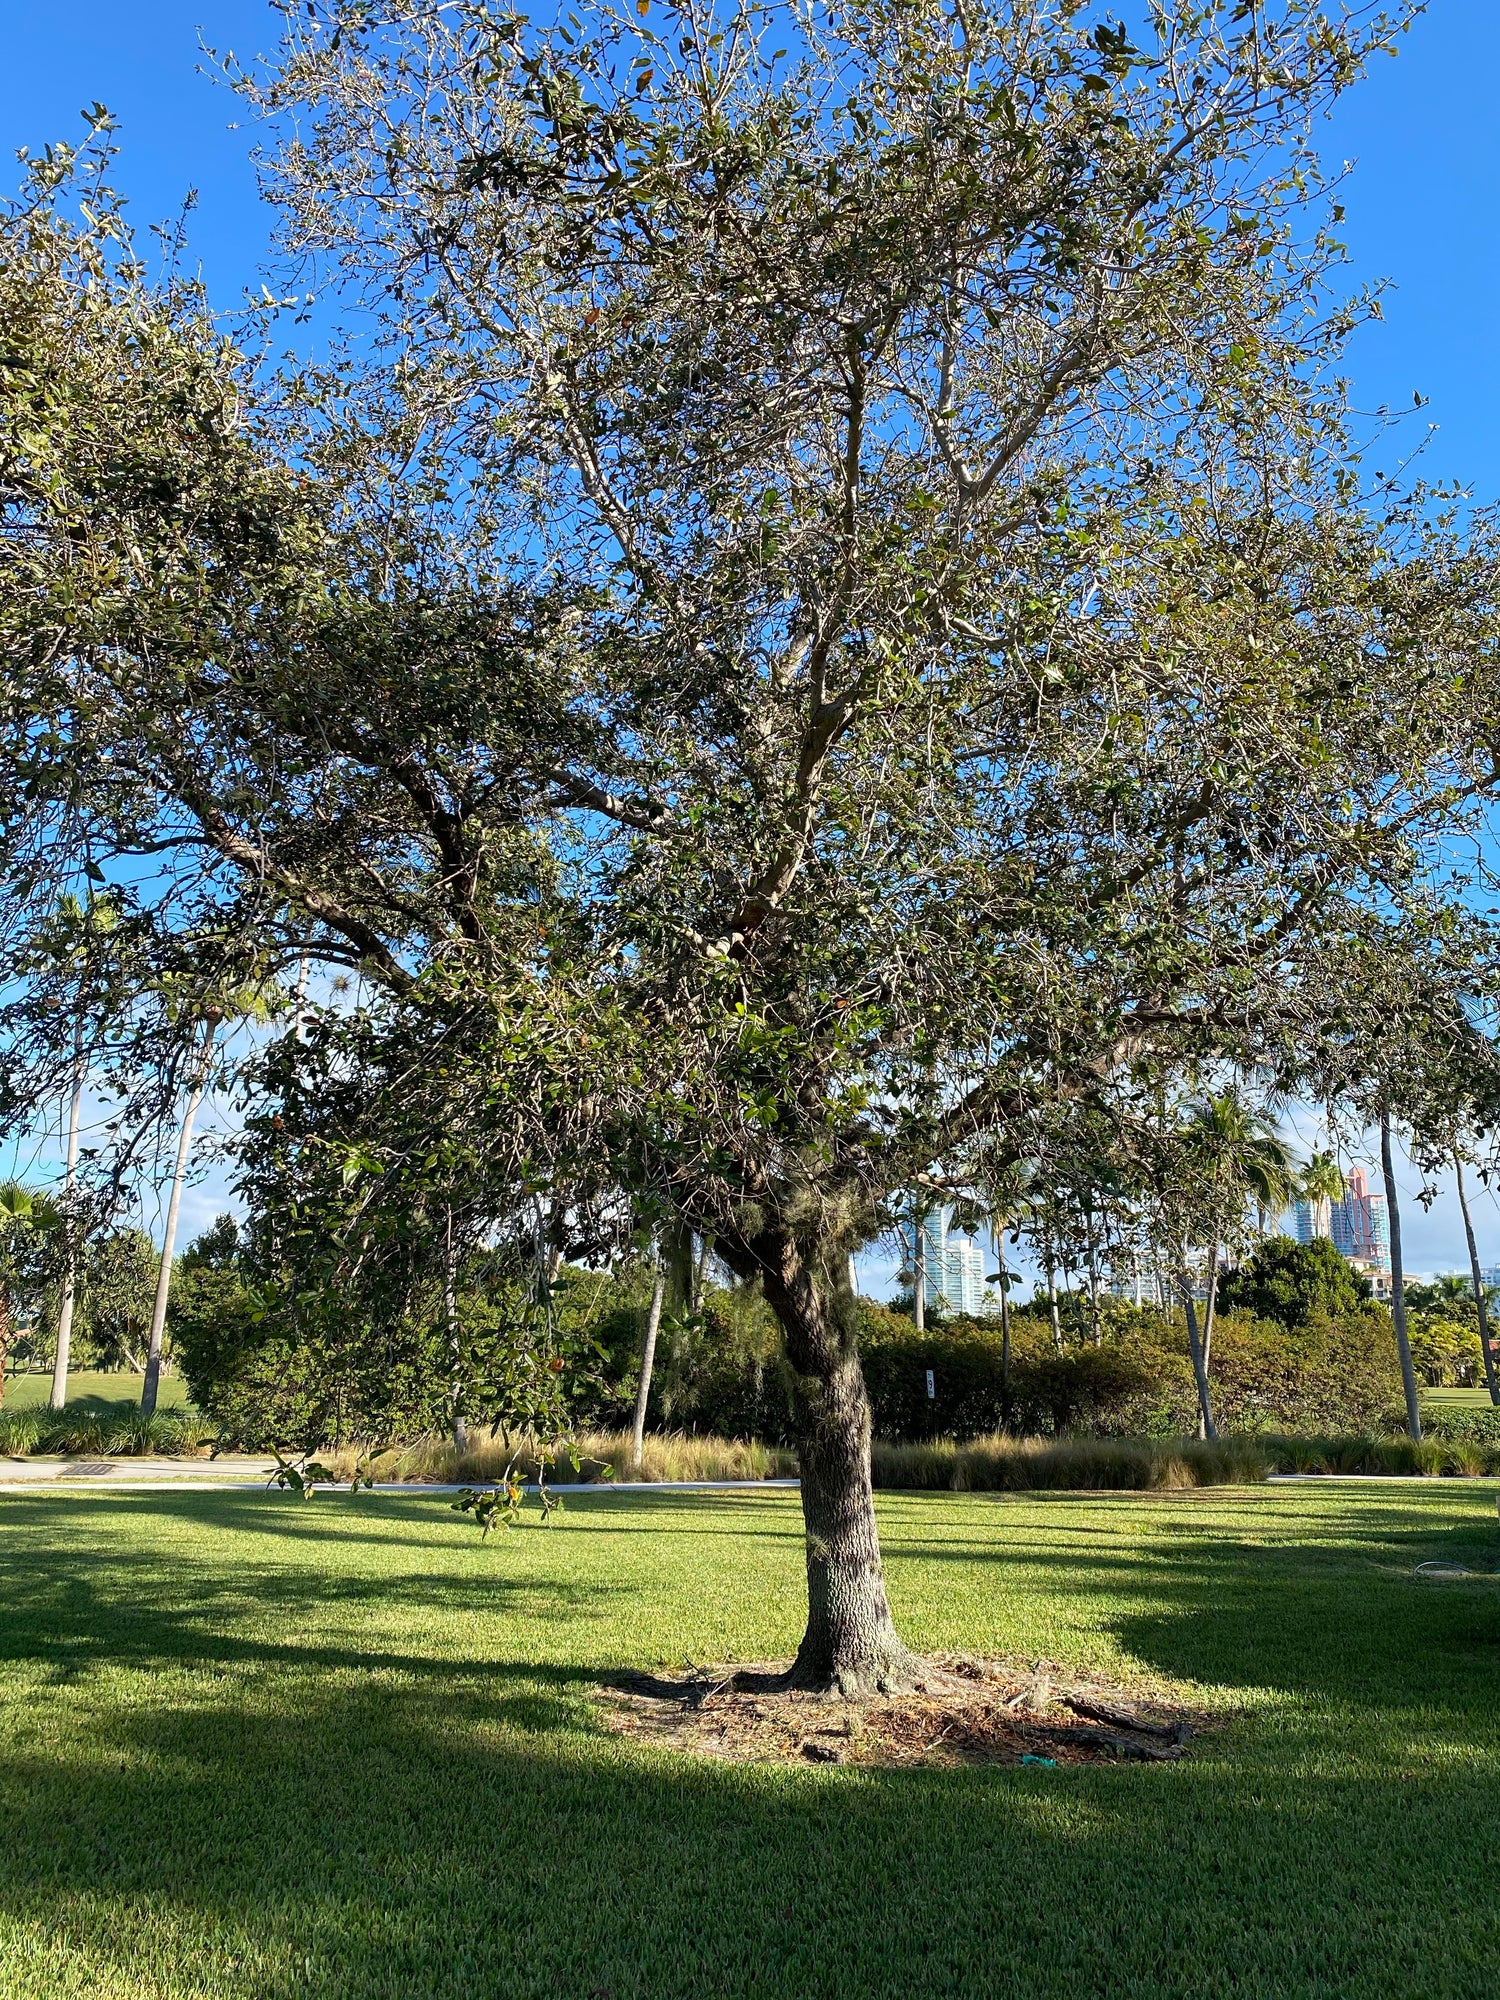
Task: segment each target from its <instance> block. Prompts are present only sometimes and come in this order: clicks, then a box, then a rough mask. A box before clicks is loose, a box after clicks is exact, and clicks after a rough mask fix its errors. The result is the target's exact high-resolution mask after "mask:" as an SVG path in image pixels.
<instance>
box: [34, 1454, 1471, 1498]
mask: <svg viewBox="0 0 1500 2000" xmlns="http://www.w3.org/2000/svg"><path fill="white" fill-rule="evenodd" d="M275 1471H276V1461H275V1459H274V1458H250V1457H244V1456H240V1455H239V1454H235V1453H227V1452H226V1453H225V1454H224V1456H223V1457H222V1458H12V1459H0V1497H3V1496H4V1495H5V1494H7V1493H35V1492H36V1491H38V1489H40V1488H42V1487H47V1486H67V1487H72V1488H78V1487H81V1488H84V1489H85V1490H95V1491H97V1490H99V1489H102V1488H105V1487H112V1488H115V1489H117V1490H118V1489H121V1488H128V1489H129V1490H130V1491H131V1492H134V1493H193V1492H200V1493H214V1492H225V1491H231V1492H232V1491H236V1490H237V1491H241V1492H246V1491H248V1492H255V1491H264V1490H265V1489H266V1488H267V1487H268V1485H269V1483H270V1481H271V1479H272V1478H273V1476H274V1475H275ZM1496 1476H1497V1475H1494V1474H1485V1475H1479V1476H1478V1477H1465V1478H1461V1479H1460V1478H1457V1477H1453V1476H1449V1477H1446V1478H1442V1477H1439V1476H1437V1475H1434V1474H1430V1473H1420V1472H1273V1473H1271V1474H1270V1475H1269V1476H1268V1479H1267V1481H1266V1483H1267V1484H1268V1485H1272V1486H1339V1485H1343V1486H1440V1485H1465V1486H1474V1485H1484V1484H1488V1483H1492V1482H1493V1480H1494V1478H1495V1477H1496ZM487 1483H488V1482H486V1481H484V1480H463V1481H455V1482H453V1483H451V1484H439V1483H437V1482H432V1483H429V1482H428V1481H426V1480H418V1479H389V1480H377V1481H376V1483H375V1486H374V1488H373V1490H374V1491H375V1492H376V1493H412V1494H423V1493H462V1492H464V1491H465V1490H466V1489H467V1488H468V1487H472V1486H482V1485H485V1484H487ZM799 1483H800V1482H799V1481H797V1480H795V1479H599V1480H589V1481H581V1482H579V1483H578V1484H576V1485H561V1484H559V1485H553V1486H549V1488H548V1491H549V1492H552V1493H746V1492H758V1491H761V1490H762V1489H766V1488H775V1489H779V1490H781V1491H783V1492H786V1491H792V1492H795V1491H796V1490H797V1487H798V1485H799ZM317 1490H318V1491H319V1492H320V1493H346V1492H347V1491H348V1490H349V1489H348V1485H347V1483H346V1482H335V1483H334V1484H332V1485H328V1486H324V1485H322V1484H321V1483H320V1484H319V1486H318V1489H317ZM535 1490H536V1488H535V1486H534V1485H529V1486H528V1487H527V1491H528V1492H535ZM1090 1490H1095V1489H1090ZM1121 1490H1122V1491H1128V1492H1132V1493H1134V1492H1138V1491H1140V1490H1142V1489H1139V1488H1136V1487H1129V1488H1122V1489H1121ZM1191 1490H1192V1491H1194V1492H1207V1491H1209V1490H1210V1489H1208V1488H1207V1487H1194V1488H1192V1489H1191Z"/></svg>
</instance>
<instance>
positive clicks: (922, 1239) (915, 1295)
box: [911, 1213, 927, 1333]
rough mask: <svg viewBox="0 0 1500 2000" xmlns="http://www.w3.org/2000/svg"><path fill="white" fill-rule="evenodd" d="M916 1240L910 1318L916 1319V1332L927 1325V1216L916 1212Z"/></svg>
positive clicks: (924, 1328) (913, 1246) (913, 1255)
mask: <svg viewBox="0 0 1500 2000" xmlns="http://www.w3.org/2000/svg"><path fill="white" fill-rule="evenodd" d="M915 1236H916V1240H915V1242H914V1243H913V1245H912V1260H911V1268H912V1318H913V1319H914V1320H915V1321H916V1325H917V1332H918V1333H922V1332H924V1331H925V1330H926V1326H927V1217H926V1216H925V1215H924V1214H921V1213H918V1215H917V1223H916V1232H915Z"/></svg>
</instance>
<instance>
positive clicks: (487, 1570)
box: [0, 1483, 1500, 2000]
mask: <svg viewBox="0 0 1500 2000" xmlns="http://www.w3.org/2000/svg"><path fill="white" fill-rule="evenodd" d="M880 1512H881V1518H882V1524H883V1531H884V1538H885V1547H886V1552H887V1561H888V1570H889V1578H890V1586H891V1593H892V1597H893V1600H894V1602H895V1604H896V1607H897V1611H898V1615H899V1616H900V1618H901V1621H902V1623H903V1626H904V1628H905V1629H906V1631H907V1633H908V1635H909V1636H910V1637H911V1638H912V1640H913V1641H914V1642H915V1643H917V1644H919V1645H922V1646H925V1647H928V1648H945V1647H951V1648H965V1649H972V1650H975V1651H981V1652H986V1653H1006V1654H1010V1655H1013V1656H1017V1657H1020V1658H1023V1659H1026V1660H1035V1659H1038V1658H1049V1659H1053V1660H1057V1661H1060V1662H1063V1663H1066V1664H1067V1665H1069V1666H1070V1667H1073V1668H1078V1669H1088V1670H1090V1671H1096V1672H1099V1673H1102V1674H1105V1675H1108V1676H1110V1677H1113V1678H1116V1679H1121V1680H1125V1681H1131V1682H1143V1683H1159V1682H1166V1683H1171V1684H1173V1685H1177V1686H1186V1687H1187V1688H1188V1689H1189V1690H1190V1693H1191V1696H1192V1699H1193V1700H1194V1701H1195V1702H1197V1703H1200V1704H1201V1705H1203V1706H1205V1707H1207V1708H1210V1709H1212V1710H1214V1711H1215V1712H1216V1713H1217V1714H1218V1715H1219V1716H1220V1718H1221V1719H1222V1722H1223V1725H1224V1726H1223V1728H1222V1730H1221V1731H1220V1732H1218V1733H1216V1734H1215V1735H1213V1736H1211V1737H1210V1738H1209V1739H1208V1740H1207V1741H1206V1742H1205V1743H1204V1744H1203V1745H1202V1747H1201V1748H1200V1750H1199V1751H1198V1753H1197V1754H1196V1755H1195V1756H1194V1757H1193V1759H1192V1760H1191V1761H1189V1762H1188V1763H1186V1764H1183V1765H1177V1766H1166V1767H1157V1768H1146V1769H1142V1768H1139V1767H1134V1766H1128V1767H1127V1766H1121V1767H1118V1768H1111V1767H1104V1766H1096V1767H1093V1768H1086V1767H1073V1768H1071V1769H1058V1770H1055V1771H1047V1770H1036V1769H1032V1770H1017V1769H1012V1770H962V1771H954V1772H947V1773H944V1772H926V1773H922V1772H915V1773H913V1772H901V1773H885V1774H880V1773H860V1772H848V1771H841V1770H836V1769H826V1768H825V1769H813V1768H808V1769H806V1770H803V1769H800V1768H799V1769H770V1768H758V1767H753V1768H725V1767H718V1766H714V1765H711V1764H690V1763H686V1762H682V1761H678V1760H677V1759H675V1758H674V1757H673V1756H671V1755H669V1754H667V1753H665V1752H653V1751H648V1750H645V1749H641V1748H637V1747H632V1746H628V1745H625V1744H623V1743H621V1742H620V1741H618V1740H616V1739H614V1738H611V1737H609V1736H607V1735H604V1734H601V1732H600V1730H599V1728H598V1726H597V1724H596V1720H595V1717H594V1714H593V1711H592V1709H591V1706H590V1702H589V1696H588V1689H589V1685H590V1681H591V1677H592V1676H593V1675H595V1674H596V1673H598V1672H599V1671H601V1670H609V1669H612V1668H615V1667H618V1666H621V1665H625V1664H637V1665H648V1664H658V1663H676V1662H681V1661H682V1660H684V1659H689V1658H691V1659H696V1660H701V1661H710V1660H719V1659H723V1658H725V1657H730V1656H738V1657H741V1658H757V1657H768V1656H775V1655H784V1654H786V1653H787V1652H789V1651H790V1649H791V1647H792V1646H793V1644H794V1643H795V1639H796V1635H797V1631H798V1626H799V1622H800V1615H801V1601H802V1577H801V1570H802V1560H803V1544H802V1532H801V1522H800V1515H799V1512H798V1508H797V1502H796V1498H795V1496H794V1495H791V1494H786V1493H780V1492H776V1491H774V1490H773V1491H763V1492H749V1493H745V1494H737V1495H733V1496H718V1495H682V1494H661V1495H625V1494H619V1495H614V1494H610V1493H609V1492H607V1491H605V1492H601V1493H599V1494H598V1495H593V1494H590V1495H587V1496H584V1497H582V1498H580V1499H577V1500H572V1501H570V1502H569V1503H568V1505H567V1509H566V1511H565V1512H564V1514H563V1515H562V1517H561V1519H560V1520H559V1521H558V1522H557V1523H555V1524H554V1525H553V1526H552V1527H551V1528H549V1529H546V1530H543V1529H541V1528H539V1527H536V1526H531V1527H527V1528H524V1529H522V1530H520V1531H518V1532H516V1533H514V1534H510V1535H502V1536H500V1537H498V1538H496V1539H493V1540H491V1541H490V1542H489V1543H484V1542H481V1540H480V1538H479V1536H478V1535H477V1533H476V1532H475V1530H474V1529H473V1527H472V1526H471V1525H470V1524H469V1523H468V1522H467V1521H464V1520H462V1519H460V1518H459V1517H458V1516H457V1515H455V1514H454V1513H452V1512H451V1511H450V1509H449V1508H448V1506H447V1505H446V1503H445V1501H444V1500H443V1499H441V1498H440V1497H437V1496H431V1497H425V1498H424V1497H421V1496H419V1495H413V1496H411V1497H407V1496H406V1495H393V1496H385V1495H380V1496H371V1495H368V1494H366V1495H361V1496H360V1497H359V1498H358V1499H357V1500H352V1501H351V1500H350V1499H349V1498H347V1497H323V1498H319V1499H316V1500H313V1501H311V1502H306V1503H304V1502H301V1501H297V1500H295V1499H292V1498H290V1497H283V1496H278V1495H264V1494H259V1495H250V1494H193V1495H187V1494H129V1495H126V1494H102V1495H99V1496H97V1497H96V1496H89V1497H84V1496H81V1495H77V1494H66V1495H64V1494H58V1493H47V1494H43V1495H35V1496H30V1495H28V1496H26V1497H22V1498H14V1499H7V1500H5V1501H3V1502H0V1649H3V1654H4V1660H5V1666H4V1672H3V1675H0V1814H3V1819H0V1824H3V1827H4V1838H3V1840H0V1995H3V1996H4V2000H12V1997H13V1996H15V2000H20V1996H25V1997H26V2000H33V1996H38V1995H45V1996H48V2000H50V1996H53V1995H89V1996H105V1995H108V1996H130V1997H131V2000H136V1996H150V2000H167V1996H170V2000H208V1996H231V1995H232V1996H236V2000H239V1996H245V2000H291V1996H294V1995H295V1996H298V2000H304V1996H318V2000H429V1996H431V2000H475V1996H481V1995H489V1994H502V1993H513V1992H514V1993H519V1994H531V1993H535V1994H539V1995H547V1996H550V1995H553V1994H565V1995H578V1996H580V2000H589V1996H598V1995H601V1994H607V1995H609V1996H610V2000H627V1996H629V1997H630V2000H671V1996H682V2000H689V1996H693V2000H696V1996H699V1995H705V1996H707V1995H718V1994H724V1995H730V1996H735V2000H741V1996H742V2000H782V1996H786V2000H794V1996H795V2000H801V1996H803V1995H825V1994H826V1995H829V1996H833V1995H839V1996H865V1995H878V1996H886V1995H889V1996H896V1995H901V1996H909V1995H928V1994H941V1995H963V1996H969V1995H973V1996H976V2000H979V1996H984V2000H988V1996H991V1995H997V1994H999V1995H1012V1994H1015V1995H1025V1996H1031V1995H1047V1996H1057V2000H1074V1996H1077V1995H1092V1994H1098V1995H1101V1996H1102V1995H1106V1994H1107V1995H1109V1996H1111V2000H1114V1996H1122V1995H1123V1996H1132V1997H1133V1996H1140V2000H1146V1996H1153V2000H1154V1996H1157V1995H1173V1996H1177V1995H1181V1996H1189V1995H1191V1996H1194V2000H1197V1996H1204V1995H1208V1996H1217V1995H1234V1996H1245V2000H1250V1996H1255V2000H1263V1996H1268V1995H1277V1996H1280V1995H1284V1994H1297V1995H1301V1994H1306V1995H1334V1994H1337V1995H1345V1994H1347V1995H1356V1996H1366V1995H1389V1996H1391V1997H1392V2000H1398V1996H1399V2000H1406V1996H1410V1995H1413V1994H1428V1993H1431V1994H1453V1995H1466V1994H1471V1993H1472V1994H1474V1995H1475V1996H1476V2000H1477V1996H1479V1995H1481V1994H1483V1993H1487V1992H1488V1991H1489V1984H1490V1980H1491V1978H1492V1973H1493V1967H1494V1964H1495V1963H1496V1962H1497V1957H1500V1899H1497V1897H1496V1896H1495V1894H1494V1882H1495V1879H1496V1850H1495V1832H1494V1829H1495V1824H1496V1820H1495V1806H1494V1800H1495V1797H1496V1793H1497V1784H1500V1705H1497V1703H1496V1701H1495V1687H1496V1670H1497V1663H1500V1580H1496V1579H1495V1578H1494V1577H1493V1576H1492V1575H1481V1576H1478V1577H1475V1578H1472V1579H1459V1580H1457V1581H1453V1582H1447V1583H1429V1582H1424V1581H1423V1580H1421V1579H1418V1578H1416V1577H1414V1575H1413V1570H1414V1568H1415V1565H1416V1564H1417V1563H1418V1562H1419V1561H1422V1560H1425V1559H1429V1558H1437V1557H1441V1558H1444V1559H1447V1560H1449V1561H1458V1562H1461V1563H1463V1564H1466V1565H1467V1566H1469V1567H1470V1568H1473V1569H1476V1570H1483V1571H1490V1572H1492V1571H1494V1570H1495V1569H1496V1567H1497V1566H1500V1548H1497V1526H1496V1515H1495V1489H1494V1487H1493V1486H1492V1485H1489V1484H1484V1485H1458V1484H1454V1483H1450V1484H1447V1485H1444V1486H1434V1487H1432V1488H1427V1489H1420V1488H1410V1487H1407V1488H1390V1487H1387V1488H1383V1489H1382V1488H1353V1489H1350V1488H1343V1489H1332V1490H1330V1489H1326V1488H1324V1489H1315V1490H1309V1489H1306V1488H1301V1487H1294V1488H1279V1489H1278V1488H1273V1489H1265V1488H1259V1489H1255V1490H1250V1491H1246V1490H1240V1491H1235V1490H1232V1489H1224V1488H1218V1489H1205V1490H1198V1491H1193V1492H1187V1493H1182V1494H1175V1495H1173V1494H1168V1495H1162V1494H1138V1495H1113V1496H1100V1495H1097V1494H1095V1495H1071V1494H1069V1495H1052V1496H1039V1495H1018V1496H1011V1495H984V1496H981V1495H964V1496H954V1495H944V1494H930V1495H910V1496H890V1497H883V1498H882V1500H881V1502H880Z"/></svg>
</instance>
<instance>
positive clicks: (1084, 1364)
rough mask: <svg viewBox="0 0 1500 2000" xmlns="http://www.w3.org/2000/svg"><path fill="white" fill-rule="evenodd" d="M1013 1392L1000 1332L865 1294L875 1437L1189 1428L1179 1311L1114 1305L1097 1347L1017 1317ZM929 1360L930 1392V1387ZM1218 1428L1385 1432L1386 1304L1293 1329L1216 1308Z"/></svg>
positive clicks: (1389, 1337) (1165, 1433) (1169, 1433)
mask: <svg viewBox="0 0 1500 2000" xmlns="http://www.w3.org/2000/svg"><path fill="white" fill-rule="evenodd" d="M1011 1324H1012V1335H1011V1365H1010V1381H1009V1392H1008V1394H1007V1389H1006V1383H1005V1378H1004V1369H1003V1363H1002V1356H1001V1336H1000V1329H999V1328H998V1326H997V1325H996V1324H995V1322H994V1321H993V1320H988V1319H987V1320H957V1321H950V1322H947V1323H944V1324H941V1325H938V1326H933V1327H928V1328H926V1329H925V1330H924V1331H923V1332H920V1333H919V1332H918V1331H917V1329H916V1327H915V1326H914V1325H913V1324H912V1322H911V1321H910V1320H909V1319H907V1318H905V1317H904V1316H903V1315H902V1314H899V1313H894V1312H891V1311H889V1310H887V1309H886V1308H883V1307H880V1306H877V1305H874V1304H871V1303H868V1302H866V1303H864V1304H863V1305H862V1309H861V1343H860V1352H861V1357H862V1360H863V1363H864V1370H865V1379H866V1381H867V1382H868V1384H869V1389H870V1401H871V1406H872V1409H873V1413H874V1422H875V1430H876V1433H877V1435H878V1436H881V1437H884V1438H890V1439H892V1440H895V1441H911V1440H914V1439H918V1438H922V1437H956V1438H960V1439H962V1438H970V1437H983V1436H986V1435H988V1434H989V1433H990V1432H992V1431H997V1430H1000V1429H1008V1430H1010V1431H1013V1432H1016V1433H1018V1434H1035V1435H1038V1436H1044V1437H1067V1436H1076V1435H1078V1434H1080V1433H1086V1434H1089V1435H1093V1436H1103V1437H1160V1438H1170V1437H1180V1436H1183V1435H1185V1434H1190V1433H1192V1432H1193V1431H1195V1430H1196V1429H1197V1415H1198V1412H1197V1404H1196V1401H1195V1398H1194V1392H1193V1378H1192V1371H1191V1368H1190V1367H1189V1364H1188V1357H1187V1336H1186V1332H1185V1330H1184V1328H1183V1326H1182V1323H1181V1320H1180V1319H1179V1318H1174V1317H1172V1316H1169V1315H1168V1314H1166V1313H1163V1312H1161V1311H1159V1310H1157V1309H1155V1308H1151V1307H1146V1308H1142V1309H1139V1310H1138V1309H1136V1308H1133V1307H1120V1306H1119V1305H1117V1304H1116V1305H1112V1307H1111V1310H1110V1312H1109V1315H1108V1318H1107V1321H1106V1324H1105V1327H1104V1332H1103V1338H1102V1339H1101V1341H1100V1343H1099V1344H1098V1345H1097V1346H1096V1345H1095V1344H1094V1343H1093V1342H1091V1341H1088V1340H1086V1339H1083V1338H1082V1337H1081V1336H1079V1335H1078V1334H1076V1333H1075V1334H1072V1335H1070V1337H1069V1344H1068V1345H1067V1346H1065V1347H1064V1348H1063V1349H1061V1350H1059V1349H1058V1348H1057V1346H1056V1345H1055V1343H1054V1341H1053V1338H1052V1332H1051V1327H1050V1324H1049V1323H1048V1322H1047V1320H1046V1319H1045V1318H1044V1317H1039V1316H1038V1315H1036V1314H1034V1313H1032V1312H1029V1311H1026V1312H1018V1313H1016V1314H1014V1315H1013V1316H1012V1322H1011ZM929 1370H930V1371H931V1373H932V1378H933V1387H934V1389H935V1391H936V1393H935V1395H933V1396H931V1397H929V1395H928V1393H927V1375H928V1371H929ZM1211 1377H1212V1389H1213V1399H1214V1411H1215V1415H1216V1417H1217V1420H1218V1424H1219V1428H1220V1429H1221V1430H1224V1431H1232V1432H1236V1433H1248V1434H1252V1435H1254V1434H1259V1433H1261V1432H1265V1431H1276V1432H1287V1431H1302V1430H1304V1429H1305V1430H1307V1431H1309V1432H1312V1433H1315V1434H1319V1435H1326V1434H1330V1433H1335V1432H1351V1433H1352V1432H1365V1431H1372V1432H1373V1431H1379V1430H1380V1429H1382V1428H1384V1427H1385V1414H1386V1412H1387V1411H1388V1409H1389V1408H1390V1405H1391V1402H1392V1399H1393V1397H1395V1396H1399V1393H1400V1380H1401V1378H1400V1370H1399V1367H1398V1365H1397V1360H1396V1346H1395V1337H1394V1334H1393V1332H1392V1330H1391V1322H1390V1315H1389V1313H1388V1312H1386V1310H1385V1309H1384V1307H1381V1306H1371V1305H1364V1306H1360V1307H1358V1308H1357V1309H1356V1310H1354V1311H1353V1312H1349V1313H1345V1314H1344V1315H1343V1316H1341V1317H1340V1318H1338V1319H1332V1318H1329V1317H1327V1316H1319V1315H1314V1316H1313V1317H1312V1318H1311V1319H1310V1320H1309V1321H1308V1323H1307V1324H1306V1325H1303V1326H1299V1327H1296V1328H1294V1329H1292V1330H1288V1329H1287V1328H1285V1327H1282V1326H1279V1325H1277V1324H1276V1323H1275V1322H1272V1321H1266V1320H1255V1319H1250V1318H1248V1317H1246V1316H1244V1315H1242V1314H1227V1315H1224V1316H1223V1317H1221V1318H1220V1320H1219V1322H1218V1326H1217V1328H1216V1331H1215V1336H1214V1348H1213V1357H1212V1369H1211Z"/></svg>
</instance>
